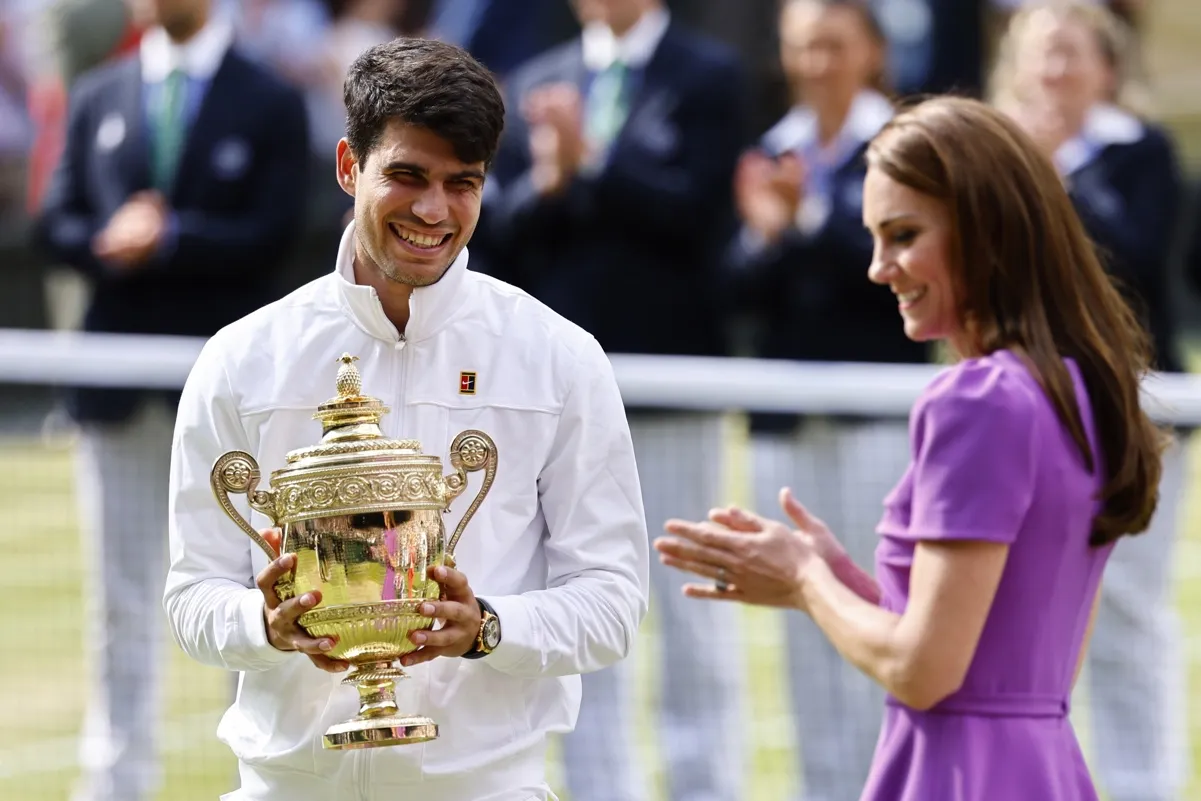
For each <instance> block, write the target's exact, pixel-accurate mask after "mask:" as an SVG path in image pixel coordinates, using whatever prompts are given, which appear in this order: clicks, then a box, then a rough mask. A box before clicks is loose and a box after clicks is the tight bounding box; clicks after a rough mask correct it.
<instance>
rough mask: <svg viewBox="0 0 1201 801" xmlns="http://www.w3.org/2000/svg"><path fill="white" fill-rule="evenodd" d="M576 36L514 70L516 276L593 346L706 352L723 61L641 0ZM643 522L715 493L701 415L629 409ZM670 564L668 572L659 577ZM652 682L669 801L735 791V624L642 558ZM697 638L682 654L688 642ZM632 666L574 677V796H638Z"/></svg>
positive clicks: (722, 204)
mask: <svg viewBox="0 0 1201 801" xmlns="http://www.w3.org/2000/svg"><path fill="white" fill-rule="evenodd" d="M576 8H577V11H578V12H579V14H580V18H581V21H582V22H583V23H584V25H585V28H584V31H583V34H582V36H581V37H580V38H578V39H575V40H573V41H571V42H569V43H567V44H565V45H563V46H560V47H557V48H555V49H553V50H550V51H549V52H547V53H545V54H543V55H541V56H538V57H537V58H535V59H534V60H533V61H532V62H530V63H529V64H526V65H525V66H522V67H520V68H518V69H517V70H516V71H515V72H514V73H513V74H512V76H511V78H510V80H509V82H508V98H507V106H508V108H509V110H510V116H509V118H508V119H507V120H506V135H505V138H504V141H503V143H502V147H501V152H500V154H498V156H497V160H496V165H495V171H494V176H493V178H494V179H495V180H496V181H497V183H498V184H499V187H498V189H497V190H496V192H497V195H496V198H495V202H494V203H492V204H491V206H492V209H491V212H490V213H491V214H492V215H493V221H494V224H496V226H497V228H498V230H499V231H501V232H503V235H504V238H505V242H504V244H505V245H506V247H507V249H508V251H507V258H509V259H511V261H510V262H509V265H508V266H509V267H511V268H512V271H513V273H514V274H513V276H512V277H511V278H510V280H513V281H515V282H516V283H518V284H519V285H521V286H522V287H524V288H525V289H527V290H528V291H530V292H531V294H533V295H534V296H535V297H537V298H539V299H540V300H542V301H544V302H546V303H547V304H548V305H550V306H551V308H553V309H555V310H556V311H558V312H559V313H561V314H563V315H564V316H566V317H567V318H569V319H571V320H572V321H574V322H575V323H577V324H579V325H581V326H582V327H583V328H585V329H587V330H588V331H590V332H591V333H592V334H593V335H594V336H596V338H597V339H598V340H599V341H600V344H601V345H602V346H603V347H604V348H605V349H606V350H607V351H608V352H610V353H652V354H685V355H717V354H720V353H722V352H723V350H724V347H725V343H724V341H723V324H722V323H723V314H722V311H721V308H720V305H719V303H718V298H717V297H716V294H717V293H716V278H717V267H718V265H717V259H716V258H715V256H716V254H718V253H719V249H720V247H721V244H722V243H723V242H724V241H725V238H726V237H728V236H729V234H730V230H731V228H732V225H733V213H732V207H731V202H730V182H731V180H732V177H733V169H734V164H735V162H736V160H737V157H738V152H739V150H740V149H741V147H742V145H743V144H744V137H743V126H744V119H745V106H744V104H743V102H742V98H743V96H744V92H745V87H744V85H743V78H742V70H741V67H740V65H739V63H738V60H737V57H736V55H735V54H734V53H733V52H732V51H731V50H729V49H728V48H726V47H724V46H722V45H720V44H718V43H716V42H714V41H711V40H708V39H704V38H701V37H699V36H697V35H695V34H692V33H690V32H688V31H686V30H685V29H683V28H682V27H680V26H679V25H677V24H675V23H673V22H672V20H671V17H670V15H669V13H668V12H667V10H666V8H664V7H663V4H662V3H660V2H658V0H580V1H579V2H578V3H577V4H576ZM629 419H630V426H631V429H632V433H633V437H634V449H635V452H636V455H637V458H638V465H639V473H640V475H641V479H642V488H643V497H644V500H645V504H646V512H647V519H648V521H649V523H650V527H651V530H652V531H653V532H657V531H658V530H659V528H660V527H661V526H662V524H663V522H664V521H665V520H666V519H667V518H668V517H672V516H677V515H683V516H687V515H691V514H699V515H701V516H704V514H706V513H707V511H708V509H709V508H710V507H711V506H712V505H713V504H714V503H715V502H717V500H718V497H719V493H720V492H721V487H720V481H721V462H722V453H723V436H722V424H721V417H720V416H719V415H716V414H708V413H691V412H659V411H650V410H640V409H630V410H629ZM672 573H675V575H671V574H672ZM651 578H652V580H653V582H654V592H655V595H656V597H657V606H656V610H657V615H658V621H659V629H660V631H661V632H662V636H663V638H664V641H663V647H662V654H663V659H664V668H663V673H662V675H663V676H664V677H665V680H664V682H663V684H662V686H661V688H660V689H659V690H658V692H657V693H656V695H657V697H658V698H659V699H660V702H661V720H662V724H663V732H662V739H661V740H660V742H662V743H663V744H664V746H665V749H666V751H665V754H664V756H665V758H666V761H667V773H668V780H667V781H668V787H669V795H670V797H671V798H672V799H676V800H677V801H685V799H713V800H714V801H733V799H736V798H739V797H740V796H741V787H742V772H741V760H740V754H741V750H742V747H743V745H744V743H743V737H742V723H743V721H742V719H741V717H740V715H739V706H738V700H739V693H740V685H741V681H740V671H739V668H738V664H737V660H729V659H725V658H723V657H722V656H721V655H722V654H726V655H729V654H735V653H737V652H738V645H737V644H736V643H737V640H736V639H735V632H736V631H737V628H738V627H737V617H736V614H735V612H734V611H733V609H732V608H730V607H728V606H725V605H721V604H696V603H692V602H690V601H689V600H688V599H687V598H685V597H684V596H683V595H682V593H681V591H680V586H681V584H682V583H683V576H681V575H680V574H679V573H678V572H676V571H669V570H667V569H666V568H664V567H663V566H662V565H660V564H659V563H658V562H657V561H655V560H652V565H651ZM698 649H699V650H698ZM631 670H632V661H631V660H627V662H625V663H623V664H622V665H620V666H618V667H617V668H615V669H609V670H606V671H602V672H600V673H595V674H590V675H588V676H585V677H583V701H582V708H581V710H580V717H579V722H578V725H577V727H576V730H575V732H574V733H573V734H571V735H569V736H568V737H567V738H566V739H565V742H564V756H565V761H566V773H567V780H568V784H569V786H570V789H571V795H572V797H573V798H574V799H576V800H577V801H602V800H603V801H630V799H642V798H645V797H646V793H647V788H646V787H645V786H644V785H643V784H642V783H640V782H638V781H637V780H636V779H635V773H636V771H635V766H636V762H635V755H634V753H633V751H632V749H631V736H632V733H633V732H634V729H633V726H632V724H631V721H630V719H629V718H628V717H627V715H626V712H627V702H628V700H629V699H630V692H631V690H632V687H631V685H630V683H629V682H630V671H631Z"/></svg>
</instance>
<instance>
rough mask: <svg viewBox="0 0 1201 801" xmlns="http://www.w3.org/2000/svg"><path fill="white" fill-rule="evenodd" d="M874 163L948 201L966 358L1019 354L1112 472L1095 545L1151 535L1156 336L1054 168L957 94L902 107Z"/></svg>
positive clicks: (1158, 443) (1156, 466)
mask: <svg viewBox="0 0 1201 801" xmlns="http://www.w3.org/2000/svg"><path fill="white" fill-rule="evenodd" d="M867 159H868V164H869V167H870V168H873V169H878V170H880V171H881V172H883V173H884V174H886V175H888V176H889V177H890V178H892V179H893V180H894V181H897V182H898V183H901V184H904V185H905V186H907V187H909V188H911V189H913V190H915V191H917V192H921V193H923V194H926V195H930V196H932V197H935V198H938V199H940V200H942V201H944V202H945V203H946V205H947V208H948V210H949V212H950V215H951V225H952V230H953V231H954V232H955V233H954V237H955V241H954V242H953V243H952V248H953V250H952V252H953V253H954V254H955V262H956V263H955V264H954V265H953V268H952V269H953V270H954V271H955V275H956V280H957V283H958V288H959V290H960V292H961V295H960V297H961V303H960V314H961V323H962V325H963V330H964V332H965V337H964V338H963V339H964V341H965V342H966V343H967V346H966V347H967V348H968V349H969V350H970V351H971V352H969V353H961V354H960V355H961V356H964V357H968V356H975V355H985V354H989V353H992V352H994V351H997V350H1001V349H1008V350H1011V351H1013V352H1015V353H1016V354H1018V355H1019V356H1021V357H1022V358H1023V360H1024V361H1025V362H1026V363H1027V365H1029V367H1030V369H1031V371H1032V373H1033V375H1034V377H1035V378H1036V380H1037V381H1038V382H1039V384H1040V385H1041V386H1042V387H1043V390H1044V391H1045V392H1046V393H1047V396H1048V397H1049V398H1050V400H1051V402H1052V404H1053V405H1054V407H1055V410H1056V413H1057V414H1058V416H1059V419H1060V420H1061V421H1062V423H1063V425H1064V426H1066V427H1067V429H1068V431H1069V432H1070V433H1071V435H1072V439H1073V440H1074V441H1075V443H1076V445H1077V447H1078V448H1079V449H1080V453H1081V454H1082V455H1083V457H1084V460H1085V463H1086V464H1087V465H1088V467H1089V469H1090V470H1094V469H1099V470H1101V471H1103V475H1104V485H1103V487H1102V490H1101V500H1102V504H1103V505H1102V510H1101V512H1100V514H1099V515H1098V516H1097V518H1096V520H1095V521H1094V525H1093V532H1092V536H1091V538H1090V541H1091V542H1092V543H1093V544H1094V545H1102V544H1106V543H1109V542H1113V541H1114V540H1116V539H1117V538H1118V537H1121V536H1122V535H1124V534H1136V533H1139V532H1142V531H1144V530H1146V528H1147V526H1148V524H1149V523H1150V520H1151V516H1152V515H1153V513H1154V511H1155V507H1156V503H1157V501H1158V487H1159V478H1160V472H1161V469H1162V467H1161V462H1160V459H1161V454H1162V452H1163V447H1164V445H1165V438H1164V436H1163V435H1162V433H1161V432H1160V430H1159V429H1158V428H1157V427H1156V426H1155V425H1153V423H1152V422H1151V420H1150V419H1149V418H1148V417H1147V415H1146V414H1145V413H1144V411H1143V409H1142V407H1141V405H1140V403H1139V385H1140V380H1141V379H1142V377H1143V376H1144V375H1145V374H1146V373H1147V371H1148V370H1149V369H1150V364H1151V346H1150V341H1149V337H1148V335H1147V332H1146V331H1145V330H1144V329H1143V328H1142V326H1141V325H1140V324H1139V322H1138V320H1137V318H1136V316H1135V314H1134V312H1133V310H1132V309H1131V308H1130V307H1129V306H1128V305H1127V303H1126V301H1125V300H1123V298H1122V296H1121V295H1120V294H1119V292H1118V289H1117V287H1115V285H1114V284H1113V282H1112V279H1111V278H1110V277H1109V276H1108V275H1107V274H1106V272H1105V270H1104V269H1103V268H1102V266H1101V262H1100V259H1099V258H1098V255H1097V252H1096V249H1095V248H1094V246H1093V243H1092V242H1091V241H1090V240H1089V238H1088V234H1087V233H1086V232H1085V229H1084V226H1083V225H1082V224H1081V222H1080V219H1079V218H1078V217H1077V215H1076V211H1075V208H1074V207H1073V206H1072V202H1071V200H1070V199H1069V198H1068V195H1067V193H1066V191H1065V190H1064V187H1063V184H1062V183H1060V180H1059V177H1058V176H1057V175H1056V173H1055V168H1054V167H1053V166H1052V164H1051V162H1050V160H1049V159H1048V158H1046V157H1045V156H1043V155H1042V154H1041V153H1040V152H1039V151H1038V149H1037V148H1036V146H1035V145H1034V143H1033V142H1032V141H1031V140H1030V139H1029V138H1028V137H1027V136H1026V134H1025V133H1024V132H1023V131H1022V130H1021V129H1020V128H1018V126H1017V125H1015V124H1014V123H1013V122H1012V121H1011V120H1010V119H1009V118H1008V117H1007V116H1006V115H1004V114H1003V113H1001V112H999V111H997V110H995V109H993V108H991V107H989V106H987V105H985V104H984V103H981V102H978V101H975V100H969V99H965V98H954V97H942V98H936V99H933V100H927V101H925V102H922V103H919V104H918V105H916V106H913V107H911V108H909V109H906V110H904V111H903V112H902V113H901V114H899V115H898V116H897V117H895V118H894V119H893V120H892V121H891V122H890V123H889V124H888V125H887V126H885V128H884V129H883V130H882V131H881V132H880V133H879V134H878V135H877V136H876V138H875V140H874V141H873V142H872V144H871V146H870V148H869V150H868V155H867ZM1065 357H1070V358H1072V359H1074V360H1075V361H1076V363H1077V364H1078V366H1079V367H1080V371H1081V373H1082V374H1083V378H1084V382H1085V385H1086V386H1087V388H1088V394H1089V398H1090V400H1091V405H1092V410H1093V416H1094V419H1095V425H1096V431H1097V439H1098V441H1099V443H1100V446H1101V453H1100V454H1094V453H1093V452H1092V448H1090V447H1089V441H1088V437H1087V435H1086V432H1085V428H1084V425H1083V421H1082V420H1081V416H1080V414H1079V410H1078V406H1077V403H1076V398H1075V391H1074V389H1073V385H1072V380H1071V375H1070V374H1069V372H1068V370H1067V367H1066V365H1065V364H1064V362H1063V359H1064V358H1065Z"/></svg>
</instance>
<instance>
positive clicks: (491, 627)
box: [483, 617, 500, 650]
mask: <svg viewBox="0 0 1201 801" xmlns="http://www.w3.org/2000/svg"><path fill="white" fill-rule="evenodd" d="M483 639H484V647H485V648H487V649H488V650H492V649H493V648H495V647H496V646H498V645H500V621H498V620H497V619H496V618H494V617H493V618H489V619H488V622H487V623H485V624H484V637H483Z"/></svg>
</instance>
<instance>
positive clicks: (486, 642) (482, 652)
mask: <svg viewBox="0 0 1201 801" xmlns="http://www.w3.org/2000/svg"><path fill="white" fill-rule="evenodd" d="M475 602H476V603H478V604H479V605H480V615H481V617H482V618H483V619H482V620H481V621H480V630H479V633H478V634H476V635H475V646H474V647H472V649H471V650H470V651H468V652H467V653H465V654H463V658H464V659H479V658H481V657H485V656H487V655H488V654H490V653H492V652H493V651H495V650H496V646H498V645H500V618H499V617H497V616H496V610H495V609H493V608H492V606H491V605H490V604H489V603H488V602H487V601H485V600H484V599H483V598H476V599H475Z"/></svg>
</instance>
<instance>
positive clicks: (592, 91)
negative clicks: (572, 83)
mask: <svg viewBox="0 0 1201 801" xmlns="http://www.w3.org/2000/svg"><path fill="white" fill-rule="evenodd" d="M627 74H628V70H627V69H626V65H625V64H623V63H622V62H621V61H614V62H613V63H612V64H610V65H609V66H608V67H606V68H605V69H604V70H603V71H601V72H600V73H598V74H597V76H596V78H595V79H593V81H592V86H591V87H590V88H589V91H588V110H587V117H586V119H587V122H586V134H587V136H588V140H589V141H590V142H591V143H592V144H593V145H594V146H595V147H596V148H597V149H598V150H606V149H607V148H608V147H609V145H610V144H611V143H612V141H613V139H614V138H616V136H617V134H618V132H619V131H621V126H622V125H624V124H625V121H626V114H627V113H628V112H629V104H628V100H629V98H628V97H627V93H626V76H627Z"/></svg>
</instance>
